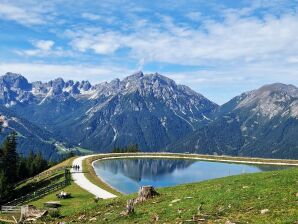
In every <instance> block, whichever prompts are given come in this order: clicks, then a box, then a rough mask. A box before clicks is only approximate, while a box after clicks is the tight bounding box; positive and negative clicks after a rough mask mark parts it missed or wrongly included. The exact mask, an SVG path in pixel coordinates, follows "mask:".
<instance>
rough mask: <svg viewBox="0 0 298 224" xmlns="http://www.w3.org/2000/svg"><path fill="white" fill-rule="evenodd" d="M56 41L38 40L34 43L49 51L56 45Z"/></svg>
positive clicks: (39, 47)
mask: <svg viewBox="0 0 298 224" xmlns="http://www.w3.org/2000/svg"><path fill="white" fill-rule="evenodd" d="M54 44H55V42H54V41H52V40H39V41H37V42H35V43H34V45H35V46H36V47H37V48H38V49H40V50H42V51H49V50H51V49H52V47H53V46H54Z"/></svg>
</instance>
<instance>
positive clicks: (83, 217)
mask: <svg viewBox="0 0 298 224" xmlns="http://www.w3.org/2000/svg"><path fill="white" fill-rule="evenodd" d="M85 218H86V216H85V215H81V216H80V217H79V218H78V220H79V221H80V220H84V219H85Z"/></svg>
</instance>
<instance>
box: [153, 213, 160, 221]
mask: <svg viewBox="0 0 298 224" xmlns="http://www.w3.org/2000/svg"><path fill="white" fill-rule="evenodd" d="M158 220H159V216H158V215H157V214H154V215H153V216H152V221H153V222H158Z"/></svg>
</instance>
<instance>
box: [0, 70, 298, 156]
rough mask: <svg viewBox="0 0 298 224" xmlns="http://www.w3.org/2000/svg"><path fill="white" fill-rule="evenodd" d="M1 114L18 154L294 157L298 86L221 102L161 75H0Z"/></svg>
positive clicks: (273, 88) (296, 152) (297, 150)
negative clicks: (40, 78) (44, 78)
mask: <svg viewBox="0 0 298 224" xmlns="http://www.w3.org/2000/svg"><path fill="white" fill-rule="evenodd" d="M0 113H1V114H2V115H3V116H4V117H5V119H6V120H7V122H8V127H7V128H4V131H3V133H2V134H1V135H2V138H4V136H5V134H7V132H8V131H9V130H15V131H17V133H18V135H19V141H20V143H19V151H20V152H22V153H24V154H27V153H28V151H29V150H33V151H41V152H43V154H44V155H45V157H47V158H53V157H57V156H58V155H59V154H60V153H61V151H68V150H70V149H78V150H84V149H88V150H91V151H96V152H109V151H111V150H112V149H113V148H114V147H123V146H126V145H129V144H134V143H137V144H138V145H139V147H140V148H141V149H142V150H143V151H170V152H195V153H207V154H220V155H221V154H227V155H235V156H236V155H237V156H256V157H274V158H292V159H293V158H296V159H297V158H298V140H297V138H295V137H296V135H297V134H296V133H298V132H297V131H298V89H297V88H296V87H295V86H293V85H284V84H272V85H267V86H263V87H261V88H260V89H258V90H253V91H250V92H247V93H243V94H241V95H240V96H237V97H235V98H233V99H232V100H231V101H229V102H228V103H226V104H224V105H222V106H219V105H217V104H215V103H213V102H212V101H210V100H208V99H207V98H205V97H204V96H203V95H201V94H199V93H197V92H195V91H193V90H191V89H190V88H189V87H187V86H184V85H178V84H176V83H175V82H174V81H173V80H171V79H169V78H167V77H165V76H162V75H160V74H158V73H155V74H143V73H142V72H137V73H135V74H133V75H131V76H128V77H126V78H124V79H123V80H119V79H115V80H112V81H111V82H104V83H100V84H96V85H91V84H90V83H89V82H88V81H81V82H75V81H72V80H69V81H64V80H63V79H62V78H57V79H55V80H52V81H49V82H32V83H30V82H29V81H28V80H27V79H26V78H25V77H24V76H22V75H19V74H14V73H6V74H5V75H3V76H1V77H0Z"/></svg>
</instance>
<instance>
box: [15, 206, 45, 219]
mask: <svg viewBox="0 0 298 224" xmlns="http://www.w3.org/2000/svg"><path fill="white" fill-rule="evenodd" d="M47 213H48V211H46V210H39V209H37V208H36V207H35V206H33V205H25V206H22V207H21V217H20V223H22V222H23V221H24V220H29V219H30V220H37V219H39V218H41V217H43V216H45V215H46V214H47Z"/></svg>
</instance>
